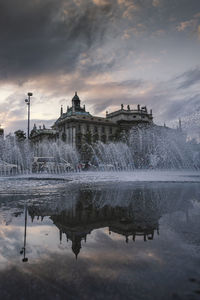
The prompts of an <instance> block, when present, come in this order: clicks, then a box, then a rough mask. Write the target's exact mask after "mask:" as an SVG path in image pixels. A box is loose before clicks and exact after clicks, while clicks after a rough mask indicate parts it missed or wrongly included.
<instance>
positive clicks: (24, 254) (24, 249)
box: [20, 205, 28, 262]
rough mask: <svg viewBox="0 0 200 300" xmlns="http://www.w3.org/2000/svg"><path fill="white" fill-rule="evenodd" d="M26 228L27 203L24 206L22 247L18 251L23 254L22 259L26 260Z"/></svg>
mask: <svg viewBox="0 0 200 300" xmlns="http://www.w3.org/2000/svg"><path fill="white" fill-rule="evenodd" d="M26 229H27V205H26V206H25V224H24V247H22V250H21V251H20V254H23V258H22V261H23V262H27V261H28V257H26Z"/></svg>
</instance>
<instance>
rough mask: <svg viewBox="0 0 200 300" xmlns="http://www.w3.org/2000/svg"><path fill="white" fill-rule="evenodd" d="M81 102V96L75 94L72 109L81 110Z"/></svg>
mask: <svg viewBox="0 0 200 300" xmlns="http://www.w3.org/2000/svg"><path fill="white" fill-rule="evenodd" d="M80 104H81V101H80V99H79V96H78V95H77V92H75V95H74V97H73V98H72V108H74V111H76V110H79V109H80Z"/></svg>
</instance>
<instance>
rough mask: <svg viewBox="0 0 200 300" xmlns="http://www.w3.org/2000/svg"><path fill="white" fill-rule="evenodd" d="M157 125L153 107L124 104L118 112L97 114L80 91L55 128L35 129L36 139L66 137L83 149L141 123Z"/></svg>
mask: <svg viewBox="0 0 200 300" xmlns="http://www.w3.org/2000/svg"><path fill="white" fill-rule="evenodd" d="M139 124H140V125H144V126H148V127H149V126H154V124H153V115H152V110H150V112H148V110H147V108H146V106H144V107H140V105H138V106H137V108H136V109H131V108H130V106H129V105H127V108H125V107H124V105H123V104H121V108H120V109H119V110H117V111H115V112H112V113H108V112H106V117H105V118H102V117H98V116H93V115H91V114H90V113H89V112H87V111H86V109H85V105H84V106H81V100H80V98H79V96H78V95H77V93H75V95H74V97H73V98H72V105H71V107H67V111H66V112H63V107H62V106H61V111H60V117H59V118H58V119H57V120H56V122H55V123H54V124H53V126H52V129H46V128H45V126H43V128H41V127H40V128H39V129H38V128H37V127H36V126H35V125H34V127H33V130H32V132H31V139H32V141H33V142H34V143H37V142H42V141H57V140H60V141H61V140H62V141H63V142H66V143H67V144H69V145H71V146H72V147H74V148H77V149H81V147H82V146H83V145H84V144H86V143H87V144H93V143H95V142H98V141H101V142H103V143H107V142H110V141H116V140H118V139H119V137H120V134H121V133H122V132H126V131H128V130H129V129H130V128H133V127H135V128H137V127H138V125H139Z"/></svg>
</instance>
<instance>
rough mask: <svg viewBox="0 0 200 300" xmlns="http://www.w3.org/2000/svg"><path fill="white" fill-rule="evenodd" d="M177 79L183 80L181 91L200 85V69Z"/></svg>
mask: <svg viewBox="0 0 200 300" xmlns="http://www.w3.org/2000/svg"><path fill="white" fill-rule="evenodd" d="M177 79H179V80H181V83H180V85H179V89H186V88H189V87H190V86H192V85H194V84H197V83H200V67H196V68H195V69H192V70H189V71H187V72H185V73H183V74H182V75H180V76H178V77H177Z"/></svg>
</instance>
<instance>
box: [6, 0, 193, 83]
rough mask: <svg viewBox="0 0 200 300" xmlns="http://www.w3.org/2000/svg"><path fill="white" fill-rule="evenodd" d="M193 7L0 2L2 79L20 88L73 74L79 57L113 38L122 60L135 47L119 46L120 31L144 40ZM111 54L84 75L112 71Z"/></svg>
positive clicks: (44, 0)
mask: <svg viewBox="0 0 200 300" xmlns="http://www.w3.org/2000/svg"><path fill="white" fill-rule="evenodd" d="M152 3H154V5H153V4H152ZM172 7H173V9H172ZM197 7H198V3H197V1H196V0H191V1H190V3H189V4H188V1H186V0H182V1H172V0H171V1H167V2H165V1H151V0H148V1H144V0H140V1H139V0H137V1H129V0H124V1H117V0H111V1H97V0H94V1H92V0H82V1H75V0H74V1H73V0H57V1H54V0H32V1H25V0H15V2H14V3H13V1H12V0H6V1H4V0H1V2H0V43H1V48H0V79H1V80H4V81H12V80H15V81H17V82H23V81H27V80H28V79H31V78H33V77H35V76H38V75H41V74H50V73H54V72H55V71H59V72H61V73H71V72H74V71H75V70H76V69H77V68H78V67H79V66H78V64H79V60H80V55H81V54H82V53H89V54H91V52H92V53H93V54H94V52H95V51H96V49H97V47H103V46H104V45H109V44H111V43H112V42H114V41H115V40H116V38H119V43H118V45H117V49H116V51H117V50H119V49H120V51H121V55H122V57H123V56H125V55H127V52H126V51H127V46H128V48H129V47H133V45H132V42H130V40H129V41H128V40H127V41H125V40H123V41H122V40H121V41H120V39H121V37H122V36H123V34H124V30H126V29H130V32H132V33H133V35H137V33H138V31H139V32H140V28H143V29H142V31H146V32H147V36H148V34H149V32H154V31H157V30H161V29H166V27H167V26H168V24H169V19H170V18H172V16H173V14H174V13H175V14H176V17H177V18H178V19H181V18H182V17H183V15H184V13H186V12H187V15H188V17H190V16H191V15H192V14H193V13H195V12H197ZM186 9H187V10H186ZM181 20H182V19H181ZM90 51H91V52H90ZM122 51H123V54H122ZM114 54H116V55H114V58H113V60H112V62H110V64H109V63H108V64H107V61H105V62H104V59H103V58H102V59H101V61H100V62H99V63H95V61H93V62H91V63H90V64H88V65H87V69H86V70H84V71H85V72H84V75H85V73H87V70H88V72H92V71H93V72H101V71H105V70H108V69H111V68H112V67H113V65H114V64H116V61H117V58H118V56H119V55H118V54H119V52H117V53H114Z"/></svg>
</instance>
